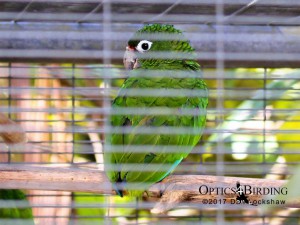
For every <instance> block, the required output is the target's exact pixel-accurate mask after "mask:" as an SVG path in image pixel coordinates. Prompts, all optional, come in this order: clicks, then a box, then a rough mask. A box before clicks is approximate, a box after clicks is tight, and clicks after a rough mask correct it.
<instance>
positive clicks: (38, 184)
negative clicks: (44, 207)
mask: <svg viewBox="0 0 300 225" xmlns="http://www.w3.org/2000/svg"><path fill="white" fill-rule="evenodd" d="M237 182H240V184H241V185H250V186H252V187H260V188H280V187H283V186H284V184H285V183H286V181H284V180H267V179H254V178H242V177H218V176H206V175H173V176H169V177H167V178H166V179H164V180H163V181H162V182H160V183H157V184H155V185H153V186H152V187H151V188H150V189H149V190H148V191H147V196H149V197H151V198H152V199H154V201H157V202H158V203H157V205H156V206H155V207H154V209H152V212H153V213H163V212H165V211H167V210H168V209H170V208H173V207H174V206H176V205H177V204H179V203H185V202H189V203H197V204H203V203H204V202H203V200H208V199H210V200H214V199H218V198H220V199H222V201H224V200H223V199H225V201H226V203H227V204H228V203H230V201H232V199H236V196H237V195H236V194H232V193H231V194H220V193H219V194H218V193H217V192H216V191H217V190H214V191H212V193H210V194H204V195H201V194H200V193H199V187H200V186H201V185H207V186H208V187H236V183H237ZM16 188H18V189H38V190H56V191H76V192H94V193H102V194H111V195H114V194H116V193H115V191H113V189H112V185H111V183H110V182H109V180H108V179H107V177H106V175H105V174H104V172H103V171H99V170H96V169H79V168H52V167H40V166H26V165H9V164H5V165H0V189H16ZM203 188H204V189H203V191H205V187H203ZM219 191H220V190H219ZM161 194H163V195H162V197H161ZM272 197H274V196H272ZM274 198H275V197H274ZM260 199H262V196H261V195H259V194H251V195H249V201H254V200H260ZM281 206H291V207H299V208H300V201H299V199H298V200H294V201H292V202H288V203H286V204H284V205H281Z"/></svg>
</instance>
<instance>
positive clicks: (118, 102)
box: [104, 44, 208, 196]
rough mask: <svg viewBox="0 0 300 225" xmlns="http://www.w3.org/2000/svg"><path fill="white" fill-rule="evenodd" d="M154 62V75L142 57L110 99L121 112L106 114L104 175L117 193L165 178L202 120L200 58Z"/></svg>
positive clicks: (203, 89) (192, 143)
mask: <svg viewBox="0 0 300 225" xmlns="http://www.w3.org/2000/svg"><path fill="white" fill-rule="evenodd" d="M153 45H154V44H153ZM159 63H160V65H159V67H158V68H157V67H154V68H153V71H154V70H155V73H159V74H160V75H159V76H154V77H151V76H148V73H149V71H152V70H151V68H149V67H148V68H145V67H144V68H143V62H142V63H141V64H142V65H141V68H137V69H134V70H132V71H131V72H130V75H131V76H130V77H129V78H128V79H126V80H125V82H124V84H123V85H122V87H121V90H120V92H119V94H118V97H116V98H115V99H114V101H113V103H112V111H113V112H124V113H113V115H112V116H111V119H110V121H111V126H112V133H111V134H109V135H108V136H107V137H106V142H107V146H106V149H105V154H104V160H105V170H106V173H107V175H108V177H109V179H110V180H111V181H112V182H113V183H121V186H122V187H116V188H115V189H116V190H117V192H118V194H119V195H120V196H122V195H123V192H124V190H126V191H127V192H128V193H129V195H132V196H141V194H142V193H143V191H144V190H146V189H147V188H148V187H149V186H150V185H152V184H154V183H156V182H158V181H160V180H162V179H163V178H165V177H166V176H167V175H168V174H169V173H170V172H171V171H172V170H173V169H174V168H175V167H176V166H177V165H178V164H179V163H180V162H181V161H182V159H184V158H185V157H186V156H187V155H188V154H189V153H190V152H191V150H192V149H193V147H194V146H195V145H196V144H197V143H198V142H199V140H200V138H201V134H202V131H203V129H204V126H205V120H206V107H207V104H208V98H207V96H208V90H207V87H206V84H205V82H204V81H203V80H202V79H201V78H200V72H199V64H198V63H197V62H196V61H192V60H184V61H183V60H177V61H174V62H172V63H169V62H164V61H160V62H159ZM144 65H146V64H144ZM181 71H182V76H179V77H175V76H174V74H180V73H181ZM146 73H147V76H145V74H146ZM153 73H154V72H153ZM150 74H151V72H150Z"/></svg>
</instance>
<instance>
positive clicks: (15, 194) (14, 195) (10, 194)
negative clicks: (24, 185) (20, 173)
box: [0, 189, 34, 225]
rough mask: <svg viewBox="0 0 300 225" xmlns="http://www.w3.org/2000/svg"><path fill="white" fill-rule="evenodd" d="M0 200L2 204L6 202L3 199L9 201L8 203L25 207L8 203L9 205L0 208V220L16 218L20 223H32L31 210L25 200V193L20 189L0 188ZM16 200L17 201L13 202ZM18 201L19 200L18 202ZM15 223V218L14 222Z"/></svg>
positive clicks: (32, 224)
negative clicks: (20, 205)
mask: <svg viewBox="0 0 300 225" xmlns="http://www.w3.org/2000/svg"><path fill="white" fill-rule="evenodd" d="M0 201H3V204H6V203H5V201H10V202H11V203H10V204H12V203H13V204H16V205H17V204H19V203H20V204H22V205H24V204H25V206H26V207H19V206H15V207H13V205H10V206H11V207H8V206H7V207H6V208H2V207H1V208H0V221H1V220H2V219H18V221H21V223H22V224H28V225H34V221H33V215H32V210H31V208H30V206H29V203H28V202H27V199H26V196H25V194H24V193H23V192H22V191H21V190H15V189H12V190H4V189H3V190H0ZM14 201H17V202H14ZM18 201H20V202H18ZM14 223H15V224H21V223H17V220H16V221H15V222H14Z"/></svg>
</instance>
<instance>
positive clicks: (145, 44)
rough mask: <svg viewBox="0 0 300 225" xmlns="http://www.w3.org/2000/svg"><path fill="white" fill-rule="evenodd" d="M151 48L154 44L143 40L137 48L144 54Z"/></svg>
mask: <svg viewBox="0 0 300 225" xmlns="http://www.w3.org/2000/svg"><path fill="white" fill-rule="evenodd" d="M151 46H152V42H151V41H147V40H142V41H140V42H139V43H138V45H137V46H136V50H138V51H139V52H141V53H143V52H146V51H148V50H149V49H150V48H151Z"/></svg>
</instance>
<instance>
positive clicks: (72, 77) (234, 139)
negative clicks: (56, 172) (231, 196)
mask: <svg viewBox="0 0 300 225" xmlns="http://www.w3.org/2000/svg"><path fill="white" fill-rule="evenodd" d="M147 23H164V24H173V25H174V26H175V27H176V28H178V29H181V30H182V31H184V34H185V36H186V37H187V38H188V39H189V40H190V42H191V44H192V46H193V47H194V48H195V49H196V52H197V60H198V61H199V63H200V64H201V67H202V68H201V70H202V74H203V79H204V80H205V81H206V83H207V85H208V88H209V90H210V91H209V105H208V112H207V125H206V129H205V131H204V135H203V137H202V139H201V141H200V143H199V144H198V145H197V146H196V147H195V149H194V150H193V151H192V153H191V154H190V155H189V156H188V158H187V159H185V160H184V162H182V163H181V164H180V166H179V167H178V168H177V169H176V170H175V172H174V174H195V175H200V174H202V175H218V176H234V177H239V176H241V177H252V178H269V179H289V178H290V176H291V175H293V174H294V175H298V176H299V174H300V169H299V166H298V164H299V160H300V139H299V133H300V103H299V102H300V101H299V100H300V99H299V98H300V92H299V91H300V79H299V78H300V70H299V68H300V55H299V52H300V28H299V24H300V2H298V1H295V0H294V1H292V0H286V1H269V0H253V1H250V0H239V1H237V0H235V1H232V0H215V1H206V0H197V1H196V0H185V1H180V0H178V1H171V0H166V1H157V0H145V1H136V0H126V1H123V0H103V1H93V0H85V1H79V0H65V1H61V0H53V1H46V0H12V1H0V113H1V116H3V117H7V118H9V119H10V120H11V121H14V122H16V124H18V125H19V126H21V127H22V129H23V130H24V133H26V138H27V142H25V140H24V139H22V138H21V139H22V140H16V141H14V140H11V139H9V140H10V141H8V139H5V135H4V136H3V137H4V138H3V140H2V142H1V143H0V163H1V164H13V165H15V164H22V165H40V166H52V167H68V166H73V167H78V168H98V169H103V164H102V163H103V161H102V152H103V146H104V136H105V133H106V131H107V129H106V128H105V126H104V124H105V119H106V118H108V116H109V112H110V111H109V109H110V102H111V100H112V99H113V98H114V97H115V96H116V95H117V93H118V90H119V88H120V86H121V84H122V83H123V81H124V79H126V77H127V76H128V74H127V73H125V71H124V68H123V64H122V58H123V54H124V51H125V47H126V45H127V41H128V39H129V38H130V37H131V35H132V34H133V33H134V32H135V31H136V30H138V29H139V28H141V27H142V26H143V24H147ZM0 119H1V117H0ZM16 126H17V125H16ZM18 129H20V128H19V127H18ZM5 131H7V130H6V125H5V123H1V121H0V133H4V134H5ZM20 131H21V130H20ZM294 184H297V182H294ZM0 186H1V184H0ZM289 188H290V190H294V192H296V193H298V196H300V193H299V192H297V189H298V188H297V185H294V186H293V185H291V186H289ZM1 192H2V194H0V198H1V201H0V218H1V219H0V224H17V223H18V222H19V223H20V224H42V225H44V224H60V225H67V224H190V223H195V222H197V223H199V224H202V223H203V224H229V223H230V224H249V225H250V224H251V225H252V224H253V225H254V224H299V221H300V212H299V210H298V209H291V208H282V207H278V208H275V209H272V210H270V211H268V212H267V213H261V211H260V207H255V208H253V207H252V208H249V207H243V206H241V207H239V208H233V209H226V208H224V207H221V208H219V207H216V206H214V205H211V206H208V205H204V206H202V205H196V206H195V205H189V204H186V206H185V207H181V208H177V209H173V210H171V211H169V212H167V213H166V214H164V215H154V214H151V213H150V209H151V204H146V203H147V200H144V202H140V201H137V200H136V199H134V198H129V197H125V198H120V197H116V196H108V195H101V194H94V193H76V192H65V191H40V190H30V191H28V190H23V192H21V191H18V192H19V194H17V197H16V195H14V194H13V193H12V191H9V190H7V193H4V192H3V191H1ZM7 196H11V197H10V198H8V197H7ZM20 199H21V200H20ZM143 203H145V204H143ZM152 206H153V205H152ZM31 211H32V214H31ZM32 216H33V217H34V220H33V219H31V217H32Z"/></svg>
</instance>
